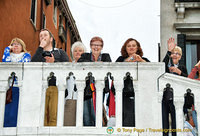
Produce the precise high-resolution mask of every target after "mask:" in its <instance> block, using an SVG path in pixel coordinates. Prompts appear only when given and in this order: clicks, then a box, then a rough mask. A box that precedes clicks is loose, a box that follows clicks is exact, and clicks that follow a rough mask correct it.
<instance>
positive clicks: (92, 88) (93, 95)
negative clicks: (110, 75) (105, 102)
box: [90, 82, 96, 113]
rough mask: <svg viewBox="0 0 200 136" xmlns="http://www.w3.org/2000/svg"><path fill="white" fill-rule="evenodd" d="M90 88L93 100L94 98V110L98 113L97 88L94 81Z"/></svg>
mask: <svg viewBox="0 0 200 136" xmlns="http://www.w3.org/2000/svg"><path fill="white" fill-rule="evenodd" d="M90 88H91V90H92V100H93V106H94V112H95V113H96V92H95V90H96V88H95V85H94V82H92V83H90Z"/></svg>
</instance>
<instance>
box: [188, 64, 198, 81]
mask: <svg viewBox="0 0 200 136" xmlns="http://www.w3.org/2000/svg"><path fill="white" fill-rule="evenodd" d="M197 71H198V68H197V67H196V66H195V67H194V68H193V69H192V71H191V72H190V74H189V75H188V77H189V78H191V79H195V76H196V73H197ZM196 80H200V78H197V79H196Z"/></svg>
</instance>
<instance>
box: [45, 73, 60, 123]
mask: <svg viewBox="0 0 200 136" xmlns="http://www.w3.org/2000/svg"><path fill="white" fill-rule="evenodd" d="M48 83H49V87H48V88H47V90H46V100H45V118H44V126H56V125H57V109H58V88H57V86H55V85H56V77H55V76H51V77H49V78H48Z"/></svg>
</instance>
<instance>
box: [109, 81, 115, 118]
mask: <svg viewBox="0 0 200 136" xmlns="http://www.w3.org/2000/svg"><path fill="white" fill-rule="evenodd" d="M112 86H113V81H112V83H111V88H112ZM111 116H115V96H114V94H113V92H112V91H111V89H110V100H109V117H111Z"/></svg>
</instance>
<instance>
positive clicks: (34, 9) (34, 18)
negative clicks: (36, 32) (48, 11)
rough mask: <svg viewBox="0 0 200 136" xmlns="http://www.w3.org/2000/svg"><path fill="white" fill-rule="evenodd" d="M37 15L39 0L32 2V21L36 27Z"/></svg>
mask: <svg viewBox="0 0 200 136" xmlns="http://www.w3.org/2000/svg"><path fill="white" fill-rule="evenodd" d="M36 15H37V0H32V2H31V17H30V19H31V22H32V24H33V25H34V26H35V28H36Z"/></svg>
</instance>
